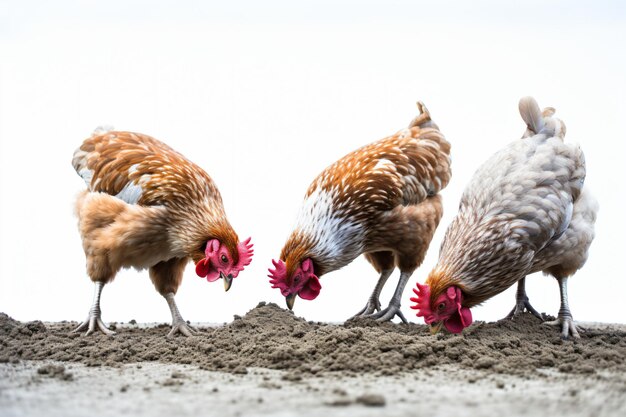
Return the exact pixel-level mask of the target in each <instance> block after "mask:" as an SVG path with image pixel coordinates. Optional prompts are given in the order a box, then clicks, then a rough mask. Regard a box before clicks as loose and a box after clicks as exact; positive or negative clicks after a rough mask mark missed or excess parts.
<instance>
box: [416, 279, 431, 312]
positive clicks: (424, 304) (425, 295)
mask: <svg viewBox="0 0 626 417" xmlns="http://www.w3.org/2000/svg"><path fill="white" fill-rule="evenodd" d="M413 292H414V293H415V295H416V296H417V297H411V301H413V302H414V303H415V305H412V306H411V308H412V309H413V310H417V317H424V318H426V317H427V316H429V315H431V314H432V310H431V309H430V287H429V286H428V285H426V284H424V285H422V284H420V283H419V282H418V283H417V288H413Z"/></svg>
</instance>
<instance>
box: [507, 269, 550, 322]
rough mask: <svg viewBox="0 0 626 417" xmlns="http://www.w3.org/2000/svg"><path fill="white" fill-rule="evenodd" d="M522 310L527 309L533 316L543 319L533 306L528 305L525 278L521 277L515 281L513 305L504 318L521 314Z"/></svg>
mask: <svg viewBox="0 0 626 417" xmlns="http://www.w3.org/2000/svg"><path fill="white" fill-rule="evenodd" d="M524 310H527V311H528V312H529V313H532V315H533V316H535V317H537V318H539V319H541V321H543V316H542V315H541V313H539V312H538V311H537V310H535V308H534V307H533V306H532V305H530V301H529V300H528V296H527V295H526V278H522V279H520V280H519V281H517V292H516V293H515V307H513V310H511V312H510V313H509V314H507V315H506V317H505V319H512V318H513V317H515V316H517V315H519V314H522V313H523V312H524Z"/></svg>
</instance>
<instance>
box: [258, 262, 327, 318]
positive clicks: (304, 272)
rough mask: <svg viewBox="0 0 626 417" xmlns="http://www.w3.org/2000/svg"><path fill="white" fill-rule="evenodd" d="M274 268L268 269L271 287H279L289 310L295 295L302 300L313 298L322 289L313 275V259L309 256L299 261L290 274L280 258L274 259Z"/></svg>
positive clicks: (291, 307)
mask: <svg viewBox="0 0 626 417" xmlns="http://www.w3.org/2000/svg"><path fill="white" fill-rule="evenodd" d="M272 263H273V264H274V269H269V273H270V274H269V275H268V277H269V278H270V284H272V288H278V289H280V292H281V294H282V295H283V296H284V297H285V300H286V301H287V307H289V310H292V309H293V303H294V301H295V299H296V295H297V296H299V297H300V298H302V299H304V300H313V299H315V298H316V297H317V296H318V295H319V293H320V290H321V289H322V285H321V284H320V281H319V278H318V277H317V275H315V270H314V266H313V261H311V259H310V258H307V259H305V260H304V261H302V262H301V263H300V265H299V266H298V268H297V269H296V270H295V271H294V273H293V274H291V276H288V274H287V266H286V265H285V262H283V261H282V260H280V259H279V260H278V261H274V260H272Z"/></svg>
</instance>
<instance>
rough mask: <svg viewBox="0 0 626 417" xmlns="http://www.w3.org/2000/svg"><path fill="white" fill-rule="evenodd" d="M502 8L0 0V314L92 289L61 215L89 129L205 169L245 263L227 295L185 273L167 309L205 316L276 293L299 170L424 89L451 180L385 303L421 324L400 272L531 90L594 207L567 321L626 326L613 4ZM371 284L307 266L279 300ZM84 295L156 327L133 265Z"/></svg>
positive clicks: (67, 312)
mask: <svg viewBox="0 0 626 417" xmlns="http://www.w3.org/2000/svg"><path fill="white" fill-rule="evenodd" d="M434 3H437V4H434ZM518 3H521V2H501V1H495V0H494V1H478V2H477V1H474V2H466V1H441V2H432V1H425V2H418V1H406V2H404V1H386V2H380V3H378V2H373V1H347V2H346V1H306V2H296V1H284V2H268V1H247V2H226V1H219V2H215V3H209V2H201V1H196V2H179V1H171V2H168V1H152V0H151V1H148V0H145V1H107V2H95V1H93V2H92V1H60V0H59V1H54V2H50V1H18V0H15V1H5V0H0V155H1V156H0V236H1V237H0V311H3V312H6V313H8V314H9V315H11V316H13V317H15V318H17V319H20V320H32V319H42V320H64V319H68V320H82V319H84V318H85V316H86V314H87V311H88V309H89V306H90V304H91V297H92V291H93V284H92V283H91V281H90V280H89V279H88V278H87V276H86V274H85V270H84V263H85V259H84V254H83V252H82V248H81V244H80V238H79V235H78V231H77V228H76V219H75V218H74V216H73V201H74V198H75V195H76V194H77V193H78V192H79V191H80V190H82V189H83V188H84V183H83V181H82V180H81V179H80V178H79V177H78V175H76V173H75V172H74V170H73V168H72V166H71V163H70V162H71V157H72V153H73V151H74V149H75V148H76V147H77V146H78V145H79V144H80V143H81V141H82V140H83V139H84V138H86V137H88V136H89V135H90V134H91V132H92V130H93V129H94V128H95V127H96V126H98V125H101V124H111V125H113V126H115V127H116V128H117V129H120V130H131V131H138V132H143V133H146V134H149V135H152V136H154V137H156V138H158V139H161V140H163V141H165V142H166V143H168V144H169V145H171V146H172V147H174V148H175V149H177V150H179V151H181V152H182V153H183V154H185V155H186V156H187V157H189V158H190V159H192V160H193V161H195V162H196V163H198V164H199V165H200V166H202V167H203V168H205V169H206V170H207V172H208V173H209V174H210V175H211V176H212V177H213V179H214V180H215V181H216V183H217V184H218V186H219V188H220V190H221V192H222V196H223V198H224V201H225V205H226V210H227V213H228V216H229V219H230V221H231V223H232V224H233V225H234V226H235V228H236V230H237V232H238V233H239V235H240V237H242V238H246V237H248V236H249V235H251V236H252V237H253V241H254V243H255V249H256V255H255V258H254V260H253V263H252V264H251V265H250V267H249V268H248V269H247V270H246V271H244V272H243V273H242V274H241V275H240V276H239V277H238V278H237V279H236V280H235V282H234V284H233V288H232V289H231V291H230V292H228V293H224V291H223V287H222V285H221V282H218V283H214V284H210V283H207V282H206V281H204V280H202V279H200V278H198V277H197V276H196V275H195V273H194V271H193V268H192V267H191V265H190V266H189V267H188V268H187V270H186V272H185V279H184V281H183V284H182V286H181V288H180V290H179V293H178V295H177V301H178V304H179V307H180V310H181V312H182V314H183V316H184V317H185V318H186V319H187V320H191V321H210V322H222V321H229V320H231V319H232V315H233V314H243V313H245V312H246V311H247V310H249V309H250V308H252V307H254V306H255V305H256V303H257V302H258V301H261V300H265V301H274V302H277V303H279V304H280V305H281V306H282V305H284V299H283V297H281V296H280V294H279V292H278V290H274V289H271V288H270V285H269V284H268V282H267V278H266V269H267V267H268V266H270V265H271V263H270V260H271V259H272V258H273V257H274V258H275V257H277V256H278V254H279V251H280V249H281V247H282V244H283V243H284V240H285V238H286V237H287V235H288V233H289V231H290V227H291V226H292V225H293V221H294V219H295V216H296V212H297V210H298V207H299V205H300V202H301V200H302V197H303V195H304V192H305V190H306V188H307V187H308V185H309V183H310V182H311V181H312V179H313V178H314V177H315V176H316V175H317V174H318V173H319V172H320V171H321V170H322V169H323V168H324V167H326V166H327V165H329V164H330V163H332V162H333V161H335V160H336V159H338V158H339V157H341V156H343V155H344V154H345V153H347V152H349V151H351V150H353V149H355V148H357V147H359V146H361V145H363V144H366V143H368V142H372V141H374V140H377V139H379V138H382V137H384V136H387V135H389V134H392V133H394V132H395V131H397V130H399V129H400V128H402V127H405V126H406V125H407V124H408V123H409V121H410V120H411V119H412V118H413V117H414V116H415V115H416V112H417V109H416V107H415V102H416V101H417V100H423V101H424V102H425V103H426V105H427V106H428V108H429V109H430V111H431V113H432V115H433V118H434V120H435V121H436V122H437V123H438V124H439V126H440V127H441V129H442V131H443V133H444V134H445V135H446V137H447V139H448V140H449V141H450V142H451V143H452V157H453V179H452V182H451V184H450V185H449V186H448V187H447V188H446V189H445V190H444V191H443V193H442V194H443V196H444V200H445V211H446V213H445V216H444V218H443V220H442V222H441V225H440V228H439V229H438V231H437V234H436V235H435V238H434V240H433V244H432V246H431V249H430V251H429V253H428V256H427V258H426V260H425V262H424V265H423V266H422V267H421V268H419V269H418V270H417V271H416V272H415V274H414V275H413V277H412V278H411V280H410V283H409V286H407V290H406V292H405V297H404V299H403V310H404V312H405V313H406V315H407V317H410V319H411V320H412V321H417V320H418V319H417V318H416V317H415V316H414V314H413V311H412V310H410V309H409V308H408V306H409V304H410V303H409V300H408V298H409V296H410V294H411V290H410V287H413V286H414V285H415V282H416V281H418V280H419V281H421V282H423V281H424V279H425V278H426V276H427V274H428V272H429V271H430V269H431V268H432V267H433V266H434V265H435V263H436V259H437V254H438V248H439V245H440V243H441V240H442V237H443V233H444V231H445V228H446V227H447V225H448V224H449V222H450V220H451V218H452V217H453V216H454V215H455V213H456V208H457V205H458V200H459V197H460V194H461V192H462V189H463V187H464V185H465V184H466V183H467V181H468V180H469V178H470V176H471V175H472V173H473V172H474V170H475V169H476V168H477V167H478V165H479V164H480V163H481V162H482V161H484V160H485V159H486V158H487V157H488V156H490V155H491V154H492V153H494V152H495V151H496V150H497V149H499V148H501V147H502V146H504V145H505V144H506V143H508V142H510V141H512V140H515V139H517V138H519V137H520V136H521V134H522V132H523V131H524V124H523V123H522V121H521V119H520V117H519V114H518V110H517V103H518V100H519V98H520V97H521V96H524V95H533V96H535V97H536V98H537V100H538V101H539V104H540V105H541V106H554V107H556V109H557V116H558V117H560V118H561V119H562V120H563V121H564V122H565V123H566V125H567V129H568V133H567V137H566V140H568V141H575V142H579V143H581V144H582V146H583V149H584V151H585V154H586V158H587V167H588V169H587V173H588V176H587V183H586V186H588V187H590V188H591V189H592V191H593V192H594V194H595V195H596V196H597V198H598V199H599V201H600V205H601V210H600V214H599V218H598V222H597V237H596V241H595V242H594V244H593V245H592V247H591V255H590V258H589V261H588V263H587V265H586V266H585V267H584V268H583V269H582V270H581V271H580V272H579V273H578V274H576V275H575V276H574V277H573V278H572V279H570V287H569V288H570V305H571V307H572V311H573V314H574V317H575V318H576V319H577V320H584V321H605V322H625V321H626V313H625V312H624V302H623V301H624V296H625V294H626V280H625V279H624V268H623V261H624V257H625V256H626V252H625V250H624V249H625V243H624V235H625V233H624V232H625V231H626V230H625V229H626V227H625V226H626V225H625V220H624V218H625V216H624V206H625V197H624V192H625V190H624V180H625V179H626V175H625V174H626V172H625V171H626V163H625V157H626V152H625V151H626V145H625V142H626V131H625V128H624V116H625V114H626V102H625V98H626V94H625V92H626V89H625V86H626V81H625V80H626V47H625V43H624V42H625V40H626V19H625V17H626V13H625V7H624V6H623V3H622V5H620V2H618V1H615V2H614V3H609V2H601V1H589V2H572V1H565V0H563V1H534V0H529V1H525V2H523V4H519V5H518ZM513 4H515V6H513ZM397 276H398V275H397V273H396V275H394V276H393V277H392V278H391V279H390V280H389V282H388V284H387V285H388V288H386V289H385V291H384V292H383V298H382V301H383V303H384V304H385V303H386V302H387V301H388V299H389V297H390V295H391V293H392V291H393V288H394V287H395V283H396V282H397V281H396V278H397ZM376 280H377V275H376V273H375V272H374V270H373V269H372V268H371V267H370V266H369V264H367V262H366V261H365V260H364V259H363V258H359V259H357V260H356V261H354V262H353V263H352V264H351V265H349V266H347V267H346V268H344V269H343V270H341V271H337V272H333V273H330V274H328V275H326V276H324V277H323V278H322V285H323V288H322V292H321V294H320V296H319V297H318V298H317V299H316V300H314V301H304V300H301V299H298V300H297V301H296V304H295V311H296V314H298V315H302V316H304V317H306V318H307V319H310V320H323V321H341V320H344V319H346V318H347V317H349V316H351V315H352V314H353V313H355V312H356V311H358V310H359V309H361V308H362V307H363V305H364V304H365V301H366V299H367V297H368V295H369V293H370V291H371V290H372V289H373V287H374V284H375V282H376ZM527 282H528V284H527V288H528V293H529V296H530V299H531V302H532V303H533V304H534V306H535V307H536V308H537V309H538V310H539V311H545V312H549V313H552V314H556V313H557V311H558V307H559V296H558V287H557V284H556V281H555V280H553V279H552V278H547V277H544V276H542V275H539V274H538V275H536V276H533V277H531V278H530V279H529V280H527ZM513 301H514V289H510V290H509V291H507V292H505V293H503V294H501V295H499V296H497V297H495V298H493V299H491V300H489V301H487V302H486V303H485V304H484V305H483V306H481V307H477V308H475V309H474V311H473V313H474V317H475V319H478V320H495V319H498V318H500V317H502V316H504V315H505V314H506V313H508V311H509V310H510V308H511V307H512V306H513ZM102 309H103V318H104V320H105V321H128V320H130V319H133V318H134V319H136V320H138V321H148V322H151V321H167V322H169V321H170V314H169V310H168V308H167V305H166V302H165V301H164V300H163V299H162V297H161V296H160V295H159V294H158V293H157V292H156V291H155V290H154V288H153V287H152V284H151V282H150V280H149V278H148V274H147V271H143V272H136V271H134V270H129V271H123V272H121V273H120V274H119V275H118V276H117V278H116V280H115V281H114V282H113V283H112V284H111V285H108V286H107V287H105V289H104V292H103V300H102ZM420 321H421V320H420Z"/></svg>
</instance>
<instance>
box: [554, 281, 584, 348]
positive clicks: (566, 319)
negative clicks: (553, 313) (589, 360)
mask: <svg viewBox="0 0 626 417" xmlns="http://www.w3.org/2000/svg"><path fill="white" fill-rule="evenodd" d="M556 280H557V281H558V282H559V289H560V291H561V308H560V309H559V317H558V318H557V319H556V320H553V321H548V322H545V324H549V325H551V326H559V325H560V326H561V339H567V338H568V337H569V336H570V335H571V336H572V337H573V338H574V339H580V335H579V334H578V329H577V328H576V325H575V324H574V318H573V317H572V313H571V312H570V310H569V304H568V302H567V278H557V279H556ZM581 331H582V330H581Z"/></svg>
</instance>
